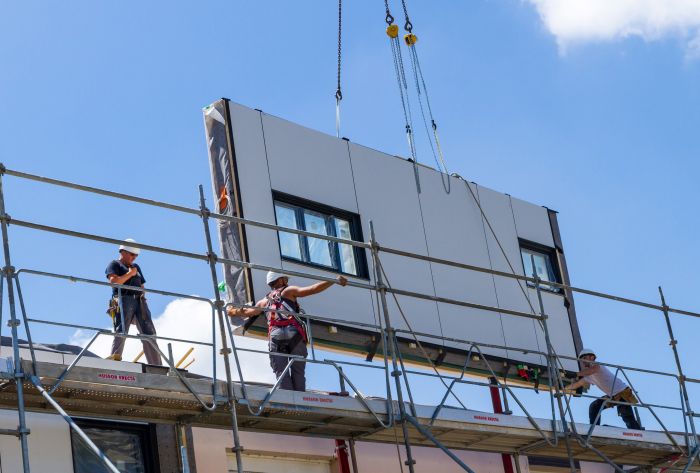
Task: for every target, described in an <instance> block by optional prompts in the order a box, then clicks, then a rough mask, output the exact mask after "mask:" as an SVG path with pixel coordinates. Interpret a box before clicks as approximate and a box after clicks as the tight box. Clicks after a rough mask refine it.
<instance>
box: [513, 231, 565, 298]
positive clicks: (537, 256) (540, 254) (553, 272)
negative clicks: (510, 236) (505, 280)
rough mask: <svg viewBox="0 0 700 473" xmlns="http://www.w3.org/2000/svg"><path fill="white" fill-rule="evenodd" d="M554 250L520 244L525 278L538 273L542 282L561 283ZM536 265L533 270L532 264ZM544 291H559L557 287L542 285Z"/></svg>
mask: <svg viewBox="0 0 700 473" xmlns="http://www.w3.org/2000/svg"><path fill="white" fill-rule="evenodd" d="M554 254H555V253H554V250H553V249H551V248H546V247H540V246H539V245H538V246H534V245H532V244H528V243H524V242H520V255H521V256H522V259H523V267H524V269H525V276H528V277H533V275H534V274H535V273H537V277H539V278H540V279H541V280H542V281H549V282H559V272H558V271H557V269H556V266H555V263H554V261H555V259H554ZM533 261H534V263H535V267H534V270H533V266H532V263H533ZM542 288H543V289H548V290H552V291H558V290H559V289H558V288H557V287H555V286H550V285H547V284H542Z"/></svg>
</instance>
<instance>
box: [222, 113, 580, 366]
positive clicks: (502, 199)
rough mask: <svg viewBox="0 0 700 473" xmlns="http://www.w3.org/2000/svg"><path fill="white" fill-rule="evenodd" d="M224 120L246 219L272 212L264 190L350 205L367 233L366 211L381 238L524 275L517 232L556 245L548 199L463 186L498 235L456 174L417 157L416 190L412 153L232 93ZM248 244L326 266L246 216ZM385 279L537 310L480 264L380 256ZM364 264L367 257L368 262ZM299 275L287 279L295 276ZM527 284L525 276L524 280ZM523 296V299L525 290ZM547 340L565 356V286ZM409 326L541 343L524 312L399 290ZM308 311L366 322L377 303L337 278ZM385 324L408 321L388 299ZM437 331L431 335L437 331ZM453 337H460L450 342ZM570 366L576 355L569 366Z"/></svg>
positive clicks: (549, 300)
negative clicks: (384, 149) (388, 150)
mask: <svg viewBox="0 0 700 473" xmlns="http://www.w3.org/2000/svg"><path fill="white" fill-rule="evenodd" d="M230 110H231V117H230V120H231V123H232V130H233V141H234V147H235V154H236V161H237V165H238V174H239V182H240V188H241V201H242V205H243V213H244V216H245V217H246V218H249V219H252V220H258V221H262V222H267V223H274V222H275V216H274V207H273V201H272V190H273V189H274V190H276V191H280V192H285V193H288V194H291V195H294V196H296V197H301V198H304V199H308V200H311V201H315V202H318V203H321V204H325V205H329V206H332V207H336V208H340V209H343V210H346V211H349V212H352V213H355V214H358V215H359V216H360V218H361V222H362V231H363V235H364V237H365V240H368V239H369V235H370V230H369V222H370V220H371V221H373V223H374V226H375V230H376V235H377V240H378V241H379V243H380V244H381V245H384V246H388V247H393V248H397V249H400V250H405V251H409V252H413V253H416V254H420V255H431V256H435V257H439V258H444V259H450V260H454V261H458V262H461V263H466V264H471V265H475V266H481V267H486V268H493V269H497V270H500V271H507V272H510V267H511V266H512V267H513V269H514V271H515V272H516V273H517V274H520V275H522V274H523V271H524V270H523V265H522V260H521V256H520V249H519V242H518V238H523V239H527V240H530V241H532V242H535V243H539V244H541V245H545V246H548V247H553V246H554V244H553V238H552V231H551V227H550V224H549V218H548V214H547V210H546V209H545V208H543V207H540V206H537V205H534V204H530V203H528V202H524V201H522V200H519V199H515V198H511V197H510V196H508V195H506V194H502V193H500V192H496V191H493V190H491V189H487V188H484V187H481V186H477V185H471V189H472V191H473V192H474V194H475V195H476V198H477V199H478V201H479V202H480V204H481V206H482V207H483V209H484V212H485V214H486V216H487V218H488V220H489V222H490V223H491V225H492V227H493V229H494V231H495V233H496V235H497V236H498V241H499V242H500V243H501V245H502V247H503V251H504V252H505V256H504V255H503V254H502V252H501V249H500V248H499V245H498V242H497V241H496V239H495V238H494V236H493V235H492V234H491V232H490V230H489V229H488V227H487V226H486V224H485V221H484V219H483V218H482V215H481V213H480V211H479V207H478V205H477V201H476V200H475V199H474V197H472V195H471V193H470V192H469V191H468V189H467V187H466V184H465V182H464V181H462V180H459V179H457V178H453V177H452V178H450V184H451V192H450V193H449V194H447V193H446V192H445V189H444V188H443V182H442V179H445V178H446V176H444V175H441V174H440V173H438V172H437V171H435V170H433V169H430V168H427V167H424V166H419V176H420V182H421V190H422V192H421V193H418V190H417V187H416V184H415V177H414V170H413V165H412V163H410V162H408V161H406V160H404V159H401V158H397V157H395V156H390V155H387V154H385V153H381V152H379V151H376V150H373V149H369V148H366V147H363V146H360V145H357V144H354V143H350V142H348V141H345V140H341V139H337V138H335V137H331V136H328V135H325V134H323V133H319V132H316V131H313V130H310V129H307V128H304V127H302V126H299V125H296V124H293V123H290V122H288V121H285V120H282V119H280V118H277V117H274V116H270V115H267V114H265V113H262V112H259V111H256V110H252V109H249V108H246V107H243V106H241V105H237V104H234V103H232V104H231V106H230ZM246 231H247V236H248V249H249V255H250V259H251V261H252V262H254V263H259V264H265V265H271V266H275V267H283V268H285V269H290V270H297V271H304V272H309V273H314V274H325V275H332V273H330V272H327V271H323V270H318V269H311V268H309V267H307V266H303V265H299V264H295V263H291V262H288V261H282V259H281V256H280V252H279V246H278V243H277V238H276V235H275V234H274V233H273V232H271V231H269V230H263V229H257V228H255V227H252V226H248V227H247V230H246ZM381 259H382V263H383V265H384V267H385V269H386V271H387V274H388V279H389V282H390V283H391V285H392V286H394V287H396V288H400V289H405V290H409V291H415V292H422V293H426V294H429V295H438V296H442V297H448V298H453V299H459V300H465V301H468V302H474V303H478V304H482V305H489V306H494V307H501V308H508V309H513V310H518V311H523V312H531V306H530V303H531V304H532V306H533V307H534V308H535V309H536V310H538V306H537V297H536V295H535V293H534V291H533V290H528V289H522V288H521V286H520V285H519V284H518V282H517V281H515V280H512V279H506V278H499V277H493V276H491V275H488V274H482V273H475V272H471V271H466V270H457V269H455V268H450V267H446V266H442V265H437V264H429V263H427V262H425V261H420V260H412V259H408V258H403V257H395V256H392V255H388V254H382V255H381ZM369 260H370V258H369V254H368V264H369V266H370V274H371V273H372V264H371V261H369ZM253 278H254V284H253V285H254V290H255V295H256V297H258V298H259V297H262V296H263V295H264V294H265V293H266V292H267V287H266V286H265V283H264V276H263V274H262V273H261V272H257V271H254V272H253ZM306 282H311V281H304V280H300V279H299V278H297V279H295V281H294V283H295V284H305V283H306ZM523 287H524V286H523ZM525 294H527V296H529V298H530V303H528V300H527V297H526V295H525ZM544 299H545V301H544V303H545V307H546V311H547V314H548V315H549V316H550V329H551V332H552V340H553V343H554V344H555V348H556V349H557V351H558V352H559V353H561V354H565V355H573V354H574V344H573V336H572V333H571V327H570V323H569V319H568V313H567V310H566V308H565V307H564V304H563V297H562V296H561V295H558V294H545V298H544ZM399 303H400V304H401V307H402V308H403V309H404V312H405V313H406V316H407V318H408V321H409V323H410V324H411V326H412V328H413V329H414V330H416V331H421V332H427V333H430V334H434V335H445V336H450V337H455V338H460V339H467V340H472V341H477V342H484V343H491V344H498V345H507V346H509V347H517V348H523V349H526V350H540V351H544V350H545V341H544V335H543V333H542V330H541V328H540V327H539V326H538V324H537V323H536V322H535V321H533V320H532V319H526V318H519V317H514V316H510V315H502V314H499V313H497V312H490V311H484V310H475V309H470V308H464V307H457V306H450V305H446V304H442V303H440V304H437V303H435V302H432V301H425V300H418V299H415V298H408V297H399ZM304 308H305V309H306V310H307V312H309V313H314V314H322V315H324V316H328V317H333V318H338V319H350V320H356V321H361V322H365V323H374V322H375V320H376V316H377V314H375V311H376V309H375V305H374V304H373V299H372V296H371V295H370V293H369V292H367V291H364V290H360V289H356V288H344V289H340V288H337V287H334V288H332V289H331V290H329V291H327V292H325V293H323V294H320V295H318V296H315V297H313V298H310V299H309V300H306V301H304ZM389 309H390V312H391V317H392V323H393V324H394V325H395V326H396V327H398V328H406V324H405V323H404V322H403V320H402V319H401V318H400V317H399V315H398V311H397V308H396V306H395V303H394V302H393V300H392V298H390V307H389ZM433 341H435V340H433ZM451 345H452V346H457V347H459V346H460V344H456V343H453V344H451ZM485 352H486V353H490V354H493V355H497V356H508V357H509V358H511V359H514V360H518V361H525V362H537V363H541V364H543V363H544V362H543V360H541V359H540V357H539V356H537V355H532V354H528V355H523V354H522V353H520V352H517V351H506V350H500V349H486V350H485ZM571 367H572V368H573V369H575V368H576V367H575V366H573V365H572V366H571Z"/></svg>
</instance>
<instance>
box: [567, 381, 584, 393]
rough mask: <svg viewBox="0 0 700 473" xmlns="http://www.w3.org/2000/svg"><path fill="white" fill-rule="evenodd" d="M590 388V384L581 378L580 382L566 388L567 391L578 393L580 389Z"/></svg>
mask: <svg viewBox="0 0 700 473" xmlns="http://www.w3.org/2000/svg"><path fill="white" fill-rule="evenodd" d="M585 386H588V383H587V382H586V380H585V379H583V378H581V379H579V380H578V381H576V382H574V383H571V384H570V385H568V386H567V387H566V391H576V390H577V389H578V388H580V387H585Z"/></svg>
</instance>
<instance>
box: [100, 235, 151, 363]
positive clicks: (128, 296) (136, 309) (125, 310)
mask: <svg viewBox="0 0 700 473" xmlns="http://www.w3.org/2000/svg"><path fill="white" fill-rule="evenodd" d="M126 241H127V242H129V243H136V241H135V240H134V239H132V238H127V239H126ZM140 252H141V250H140V249H139V248H138V247H136V246H132V245H119V259H117V260H113V261H112V262H110V263H109V265H107V269H106V270H105V274H106V275H107V279H108V280H109V282H110V283H112V284H120V285H123V286H132V287H138V288H143V285H144V283H145V282H146V278H145V277H143V272H142V271H141V267H139V265H138V264H136V263H134V261H135V260H136V257H137V256H138V255H139V253H140ZM119 292H120V291H119V289H117V288H116V287H115V288H112V299H111V301H110V310H108V313H110V315H112V318H113V322H114V331H115V332H121V331H122V321H123V322H124V324H125V326H126V330H125V331H126V332H128V331H129V327H130V326H131V324H135V325H136V328H137V329H138V331H139V333H141V334H144V335H155V334H156V329H155V327H154V325H153V321H152V320H151V311H150V310H149V309H148V304H147V303H146V297H145V294H144V293H143V292H142V291H134V290H131V289H121V301H120V297H119ZM125 341H126V339H125V338H122V337H114V341H113V342H112V354H111V355H110V356H109V359H111V360H117V361H119V360H121V359H122V352H123V351H124V343H125ZM142 343H143V352H144V354H145V355H146V361H148V363H149V364H151V365H160V364H162V360H161V358H160V354H159V353H158V350H156V349H155V348H154V347H153V346H152V345H151V344H150V343H148V342H147V341H145V340H144V341H142Z"/></svg>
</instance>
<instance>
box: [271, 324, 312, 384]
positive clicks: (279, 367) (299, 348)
mask: <svg viewBox="0 0 700 473" xmlns="http://www.w3.org/2000/svg"><path fill="white" fill-rule="evenodd" d="M297 340H298V342H297V343H293V345H294V346H292V345H290V343H289V342H295V341H297ZM273 353H284V354H287V355H296V356H301V357H304V358H306V355H307V354H308V352H307V351H306V343H304V340H301V338H300V337H296V338H294V339H284V340H280V339H278V338H274V337H272V338H270V366H271V367H272V371H274V372H275V376H277V379H279V378H280V376H281V375H282V372H283V371H284V369H285V368H286V367H287V363H289V360H290V358H289V357H288V356H280V355H274V354H273ZM305 372H306V362H304V361H299V360H297V361H294V363H292V366H291V367H290V368H289V370H287V372H286V373H285V374H284V376H283V377H282V381H281V383H280V388H282V389H288V390H290V391H291V390H293V391H306V375H305Z"/></svg>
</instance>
